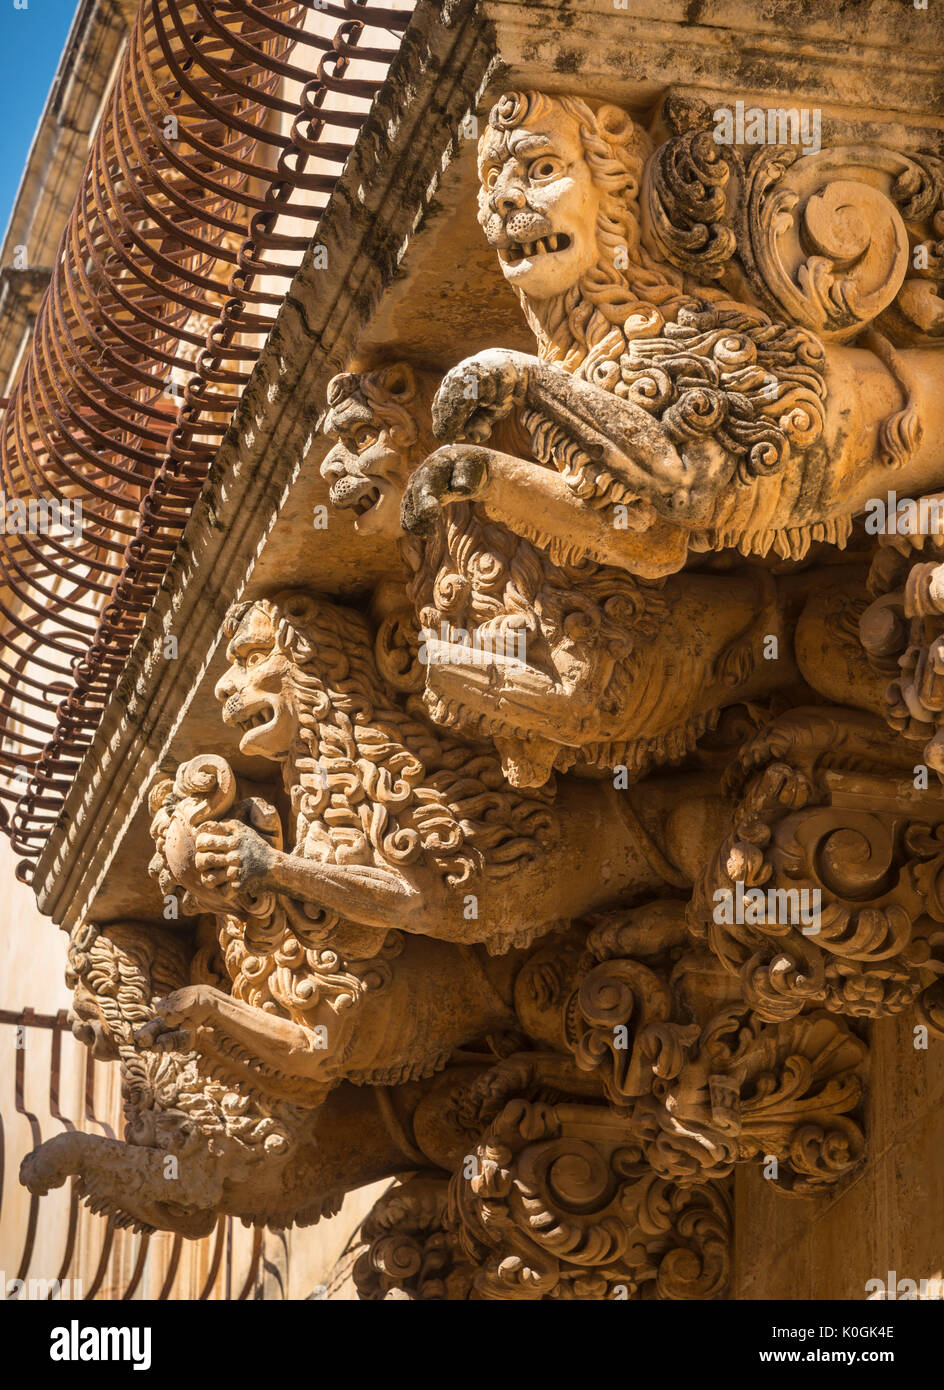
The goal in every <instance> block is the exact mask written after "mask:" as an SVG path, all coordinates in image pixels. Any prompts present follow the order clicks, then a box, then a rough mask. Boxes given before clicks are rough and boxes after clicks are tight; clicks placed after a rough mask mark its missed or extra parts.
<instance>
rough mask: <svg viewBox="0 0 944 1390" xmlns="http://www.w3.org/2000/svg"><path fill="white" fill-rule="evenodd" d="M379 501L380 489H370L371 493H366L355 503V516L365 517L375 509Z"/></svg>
mask: <svg viewBox="0 0 944 1390" xmlns="http://www.w3.org/2000/svg"><path fill="white" fill-rule="evenodd" d="M379 501H380V488H379V487H372V488H370V489H369V491H367V492H365V493H364V495H363V496H362V497H359V498H358V499H357V501H356V502H355V503H354V509H353V510H354V514H355V516H363V515H364V513H365V512H369V511H370V510H371V508H372V507H375V506H376V505H377V503H378V502H379Z"/></svg>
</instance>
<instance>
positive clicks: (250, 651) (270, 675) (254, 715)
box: [214, 606, 298, 762]
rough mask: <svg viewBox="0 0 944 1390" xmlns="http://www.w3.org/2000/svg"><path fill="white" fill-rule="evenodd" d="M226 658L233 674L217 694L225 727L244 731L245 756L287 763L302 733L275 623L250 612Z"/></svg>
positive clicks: (229, 673) (242, 748)
mask: <svg viewBox="0 0 944 1390" xmlns="http://www.w3.org/2000/svg"><path fill="white" fill-rule="evenodd" d="M226 656H227V660H228V661H229V663H230V666H229V670H228V671H227V672H226V674H225V676H223V677H221V679H220V680H219V682H218V683H217V686H216V690H215V692H214V693H215V695H216V698H217V699H218V700H219V702H220V704H221V705H222V706H223V723H224V724H228V725H229V726H230V727H231V728H233V729H239V730H240V731H241V733H242V737H241V738H240V740H239V751H240V752H241V753H245V754H246V755H247V756H249V757H256V758H269V759H270V760H271V761H273V762H281V761H283V760H284V759H285V758H286V757H287V756H288V753H289V749H290V748H291V745H292V741H293V739H294V737H295V734H296V731H297V728H298V717H297V711H296V703H295V687H294V684H293V681H292V675H293V670H294V667H293V664H292V662H291V660H290V659H289V658H288V657H287V656H286V655H285V654H284V653H283V652H282V651H280V650H279V647H278V644H277V642H276V633H275V628H274V626H273V624H272V620H271V619H270V618H269V617H268V616H267V614H266V613H265V612H264V611H263V610H262V609H261V608H259V607H256V606H253V607H250V608H248V610H247V611H246V612H245V614H244V615H243V616H242V618H241V619H240V620H239V625H238V627H237V628H236V631H235V633H234V634H233V636H232V638H231V639H230V643H229V646H228V647H227V648H226Z"/></svg>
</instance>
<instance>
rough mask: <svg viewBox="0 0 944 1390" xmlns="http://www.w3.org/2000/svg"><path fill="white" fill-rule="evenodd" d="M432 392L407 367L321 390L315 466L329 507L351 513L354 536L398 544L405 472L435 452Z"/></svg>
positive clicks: (337, 381)
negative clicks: (327, 443)
mask: <svg viewBox="0 0 944 1390" xmlns="http://www.w3.org/2000/svg"><path fill="white" fill-rule="evenodd" d="M433 390H434V386H433V383H432V379H430V381H427V380H426V378H425V376H424V375H423V374H422V373H418V372H416V371H414V369H413V368H412V367H411V366H410V365H409V364H408V363H406V362H397V363H395V364H393V365H392V366H388V367H381V368H379V369H378V370H377V371H373V372H342V373H341V374H340V375H339V376H336V377H333V378H332V380H331V381H330V382H329V383H328V412H327V415H326V416H325V421H324V427H323V428H324V432H325V434H329V435H333V436H334V437H335V439H336V443H335V445H334V448H333V449H331V451H330V453H328V455H327V456H326V458H325V459H324V460H323V461H322V464H321V476H322V477H323V478H324V479H325V481H326V482H327V483H328V484H329V485H330V491H329V498H330V501H331V505H332V506H333V507H336V508H337V509H338V510H339V511H351V512H353V515H354V529H355V531H357V532H358V534H361V535H365V536H371V537H379V536H385V537H389V538H391V539H397V540H401V541H402V540H403V539H404V537H403V533H402V531H401V529H400V498H401V496H402V493H403V488H404V485H405V483H406V480H407V478H408V477H409V475H410V472H411V471H412V469H413V468H415V467H416V466H417V464H419V463H421V462H422V461H423V459H424V458H425V457H426V456H427V454H430V453H432V451H433V449H435V448H436V439H435V436H434V435H433V432H432V426H431V424H430V421H429V402H430V401H431V399H432V395H433Z"/></svg>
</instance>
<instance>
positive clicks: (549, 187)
mask: <svg viewBox="0 0 944 1390" xmlns="http://www.w3.org/2000/svg"><path fill="white" fill-rule="evenodd" d="M479 176H480V178H481V191H480V194H479V222H480V223H481V226H482V228H483V230H484V232H485V235H486V236H487V237H488V240H489V242H490V244H491V245H492V246H493V247H494V248H495V250H496V251H497V252H498V259H499V262H500V263H501V268H502V273H503V275H504V276H505V279H506V280H507V281H508V282H509V284H510V285H512V286H513V287H514V288H515V289H518V290H521V291H522V292H523V293H525V294H527V295H528V297H529V299H549V298H550V297H551V296H552V295H557V294H562V293H563V292H564V291H565V290H568V289H570V287H571V286H572V285H574V284H576V283H577V281H578V280H579V279H580V277H581V276H582V275H584V274H586V272H587V271H588V270H589V269H590V268H591V267H592V266H593V264H594V263H595V261H596V259H597V243H596V221H597V215H598V213H599V210H600V190H599V188H598V187H597V186H596V184H595V183H594V181H593V177H592V175H591V173H590V168H589V165H588V164H587V161H586V158H585V156H584V150H583V143H582V141H581V139H580V130H579V127H578V125H577V122H576V121H575V120H574V119H573V118H572V117H571V116H568V115H567V114H566V112H564V111H563V109H562V108H561V107H559V106H557V105H556V104H553V105H552V104H548V107H547V109H546V110H545V111H544V112H543V115H541V116H539V117H537V118H532V119H530V120H528V121H527V122H526V123H525V124H523V125H520V126H517V127H514V128H512V129H510V130H508V129H497V130H496V129H494V128H493V127H489V129H488V130H487V131H486V133H485V135H484V136H483V137H482V141H481V145H480V149H479Z"/></svg>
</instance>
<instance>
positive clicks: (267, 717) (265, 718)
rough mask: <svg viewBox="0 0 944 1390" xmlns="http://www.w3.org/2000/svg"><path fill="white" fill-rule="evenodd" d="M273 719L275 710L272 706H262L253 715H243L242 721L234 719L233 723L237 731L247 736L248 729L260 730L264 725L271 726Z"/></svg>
mask: <svg viewBox="0 0 944 1390" xmlns="http://www.w3.org/2000/svg"><path fill="white" fill-rule="evenodd" d="M274 718H275V710H274V709H273V708H272V706H271V705H263V706H262V708H261V709H257V710H255V711H254V713H252V714H247V715H244V716H243V718H242V719H236V720H234V721H233V722H234V723H235V725H236V727H237V729H239V730H240V731H241V732H242V733H244V734H248V733H249V731H250V729H261V728H263V727H264V725H266V724H271V723H272V720H273V719H274Z"/></svg>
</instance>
